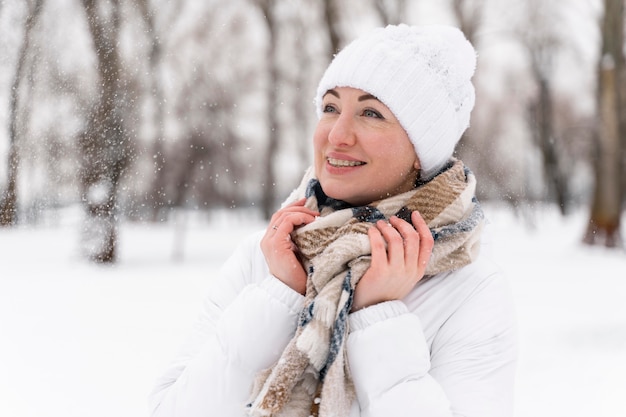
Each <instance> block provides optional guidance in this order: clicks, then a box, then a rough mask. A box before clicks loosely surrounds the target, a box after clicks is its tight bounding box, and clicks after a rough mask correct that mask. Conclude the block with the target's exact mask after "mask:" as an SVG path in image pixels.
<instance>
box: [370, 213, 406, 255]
mask: <svg viewBox="0 0 626 417" xmlns="http://www.w3.org/2000/svg"><path fill="white" fill-rule="evenodd" d="M376 227H377V228H378V230H380V232H381V234H382V235H383V237H384V238H385V241H386V242H387V258H388V259H389V263H390V264H394V265H395V264H397V263H399V262H404V239H402V235H400V233H399V232H398V230H396V228H395V227H394V226H393V225H392V224H391V223H387V222H384V221H382V220H379V221H378V222H377V223H376Z"/></svg>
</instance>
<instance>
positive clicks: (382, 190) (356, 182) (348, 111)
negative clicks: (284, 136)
mask: <svg viewBox="0 0 626 417" xmlns="http://www.w3.org/2000/svg"><path fill="white" fill-rule="evenodd" d="M313 146H314V152H315V174H316V176H317V178H318V180H319V181H320V184H321V185H322V189H323V190H324V192H325V193H326V195H328V196H329V197H332V198H335V199H338V200H343V201H346V202H348V203H350V204H352V205H366V204H369V203H371V202H373V201H376V200H380V199H382V198H385V197H388V196H391V195H395V194H399V193H403V192H405V191H409V190H411V189H412V188H413V187H414V185H415V181H416V179H417V172H418V169H419V162H418V159H417V155H416V154H415V149H414V148H413V145H412V144H411V142H410V140H409V137H408V135H407V134H406V132H405V131H404V128H403V127H402V126H401V125H400V123H399V122H398V120H397V119H396V117H395V116H394V115H393V113H392V112H391V111H390V110H389V109H388V108H387V106H385V105H384V104H383V103H381V102H380V101H378V99H376V97H374V96H372V95H371V94H368V93H366V92H365V91H363V90H358V89H355V88H349V87H338V88H334V89H332V90H329V91H328V92H327V93H326V95H325V96H324V98H323V104H322V117H321V119H320V120H319V122H318V124H317V127H316V129H315V133H314V145H313Z"/></svg>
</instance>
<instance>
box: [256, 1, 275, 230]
mask: <svg viewBox="0 0 626 417" xmlns="http://www.w3.org/2000/svg"><path fill="white" fill-rule="evenodd" d="M260 4H261V10H262V11H263V14H264V15H265V19H266V21H267V30H268V31H269V35H270V36H269V46H268V50H267V51H268V52H267V64H268V67H269V70H268V74H269V79H268V86H267V126H268V130H267V135H268V137H267V148H266V154H265V178H264V181H263V184H262V185H261V186H262V187H263V196H262V199H261V204H262V211H263V216H264V217H265V218H266V219H269V218H270V217H271V216H272V214H273V213H274V210H275V204H276V172H275V170H274V166H275V163H274V161H275V157H276V152H277V151H278V141H279V139H280V132H279V125H278V111H277V109H278V106H279V104H280V103H279V102H278V88H279V68H278V60H277V58H276V53H277V43H278V34H277V33H276V31H277V30H278V28H277V27H276V22H275V20H274V7H275V4H274V1H272V0H262V1H261V2H260Z"/></svg>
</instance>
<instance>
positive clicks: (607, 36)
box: [583, 0, 626, 247]
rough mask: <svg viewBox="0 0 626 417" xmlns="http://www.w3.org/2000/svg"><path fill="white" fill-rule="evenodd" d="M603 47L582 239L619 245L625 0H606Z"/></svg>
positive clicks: (624, 100)
mask: <svg viewBox="0 0 626 417" xmlns="http://www.w3.org/2000/svg"><path fill="white" fill-rule="evenodd" d="M601 34H602V47H601V53H600V62H599V64H598V90H597V94H598V96H597V100H598V106H597V108H598V126H597V131H596V141H595V147H596V148H595V153H594V155H593V156H594V157H595V159H594V168H595V187H594V191H593V200H592V202H591V213H590V218H589V224H588V226H587V231H586V233H585V236H584V238H583V241H584V242H585V243H587V244H590V245H604V246H607V247H622V246H623V240H622V237H621V234H620V218H621V214H622V205H623V185H624V184H623V183H622V178H623V175H624V174H623V172H622V170H623V162H624V150H623V149H622V146H623V142H624V140H625V139H624V137H625V136H626V130H625V126H624V116H623V113H624V112H625V111H626V104H625V103H626V97H623V96H622V94H623V91H624V82H625V81H626V80H625V76H624V71H625V69H624V52H623V45H624V1H623V0H605V1H604V17H603V19H602V22H601Z"/></svg>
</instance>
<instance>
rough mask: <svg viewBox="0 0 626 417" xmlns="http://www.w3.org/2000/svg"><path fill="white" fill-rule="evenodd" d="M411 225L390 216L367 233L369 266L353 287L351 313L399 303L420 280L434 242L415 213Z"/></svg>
mask: <svg viewBox="0 0 626 417" xmlns="http://www.w3.org/2000/svg"><path fill="white" fill-rule="evenodd" d="M411 221H412V222H413V225H414V226H415V228H414V227H413V226H411V225H410V224H409V223H407V222H406V221H404V220H402V219H400V218H398V217H395V216H394V217H392V218H391V219H389V223H387V222H384V221H382V220H380V221H378V222H377V223H376V227H371V228H370V229H369V231H368V235H369V239H370V244H371V246H372V263H371V265H370V267H369V269H368V270H367V272H366V273H365V274H364V275H363V277H362V278H361V280H360V281H359V282H358V284H357V286H356V289H355V292H354V301H353V304H352V311H356V310H359V309H361V308H364V307H368V306H371V305H374V304H378V303H381V302H384V301H390V300H399V299H402V298H404V297H405V296H406V295H407V294H408V293H409V292H410V291H411V290H412V289H413V287H414V286H415V284H417V283H418V282H419V280H420V279H422V277H424V273H425V271H426V265H427V264H428V260H429V259H430V255H431V253H432V249H433V245H434V241H433V237H432V235H431V233H430V229H429V228H428V226H427V225H426V223H425V222H424V219H422V216H421V215H420V214H419V213H418V212H417V211H414V212H413V213H412V214H411ZM385 243H386V247H385Z"/></svg>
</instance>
